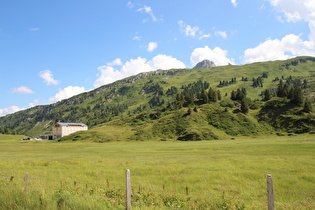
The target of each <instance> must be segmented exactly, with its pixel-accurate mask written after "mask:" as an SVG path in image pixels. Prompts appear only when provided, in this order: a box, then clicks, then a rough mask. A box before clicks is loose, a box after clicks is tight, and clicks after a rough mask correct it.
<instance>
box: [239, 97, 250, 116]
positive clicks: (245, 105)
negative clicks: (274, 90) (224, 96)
mask: <svg viewBox="0 0 315 210" xmlns="http://www.w3.org/2000/svg"><path fill="white" fill-rule="evenodd" d="M248 111H249V106H248V103H247V100H246V98H243V99H242V101H241V112H243V113H244V114H247V113H248Z"/></svg>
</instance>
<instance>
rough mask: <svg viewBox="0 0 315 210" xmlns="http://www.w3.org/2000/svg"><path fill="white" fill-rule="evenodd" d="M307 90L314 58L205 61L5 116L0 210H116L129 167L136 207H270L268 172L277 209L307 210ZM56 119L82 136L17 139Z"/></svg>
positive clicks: (311, 121)
mask: <svg viewBox="0 0 315 210" xmlns="http://www.w3.org/2000/svg"><path fill="white" fill-rule="evenodd" d="M314 93H315V58H314V57H306V56H305V57H296V58H292V59H289V60H282V61H268V62H260V63H253V64H247V65H226V66H215V65H214V63H213V62H210V61H203V62H201V63H199V64H197V65H196V67H195V68H193V69H170V70H157V71H151V72H146V73H140V74H138V75H135V76H131V77H128V78H125V79H122V80H119V81H116V82H114V83H111V84H108V85H104V86H101V87H99V88H97V89H94V90H91V91H89V92H85V93H82V94H79V95H76V96H73V97H71V98H69V99H65V100H62V101H59V102H56V103H54V104H50V105H39V106H35V107H33V108H29V109H26V110H22V111H19V112H16V113H13V114H9V115H6V116H3V117H1V118H0V133H2V134H0V151H1V152H0V157H1V158H0V167H1V172H0V186H1V188H0V208H1V209H125V208H126V204H127V203H128V202H127V201H126V196H125V170H126V169H130V172H131V206H132V208H133V209H267V207H268V196H267V183H266V177H267V175H268V174H269V175H272V178H273V192H274V207H275V208H276V209H314V206H315V191H314V186H315V173H314V170H315V162H314V160H315V153H314V151H315V139H314V134H315V114H314V112H313V110H314V108H313V106H314V103H315V95H314ZM57 122H76V123H84V124H86V125H88V126H89V130H87V131H79V132H75V133H72V134H70V135H68V136H65V137H62V138H59V139H56V140H51V141H27V140H25V141H23V140H21V141H18V140H17V139H23V138H36V137H38V136H40V135H41V134H44V133H45V132H49V131H51V130H52V127H53V126H54V125H55V124H56V123H57ZM26 174H27V175H26ZM269 191H270V190H268V192H269ZM127 208H128V207H127Z"/></svg>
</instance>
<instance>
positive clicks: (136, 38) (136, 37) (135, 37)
mask: <svg viewBox="0 0 315 210" xmlns="http://www.w3.org/2000/svg"><path fill="white" fill-rule="evenodd" d="M132 40H136V41H141V37H139V36H134V37H133V38H132Z"/></svg>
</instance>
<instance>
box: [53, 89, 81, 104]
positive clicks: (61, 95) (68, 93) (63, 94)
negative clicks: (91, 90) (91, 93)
mask: <svg viewBox="0 0 315 210" xmlns="http://www.w3.org/2000/svg"><path fill="white" fill-rule="evenodd" d="M85 91H86V90H85V89H84V87H78V86H68V87H66V88H64V89H61V90H59V92H58V93H57V94H56V95H55V96H53V97H51V98H49V102H50V103H55V102H57V101H61V100H63V99H66V98H70V97H72V96H74V95H78V94H80V93H83V92H85Z"/></svg>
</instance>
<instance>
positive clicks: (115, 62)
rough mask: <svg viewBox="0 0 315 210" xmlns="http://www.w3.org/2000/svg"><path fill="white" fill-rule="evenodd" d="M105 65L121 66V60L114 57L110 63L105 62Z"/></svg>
mask: <svg viewBox="0 0 315 210" xmlns="http://www.w3.org/2000/svg"><path fill="white" fill-rule="evenodd" d="M106 65H107V66H121V65H122V62H121V60H120V58H116V59H115V60H113V61H112V62H110V63H107V64H106Z"/></svg>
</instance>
